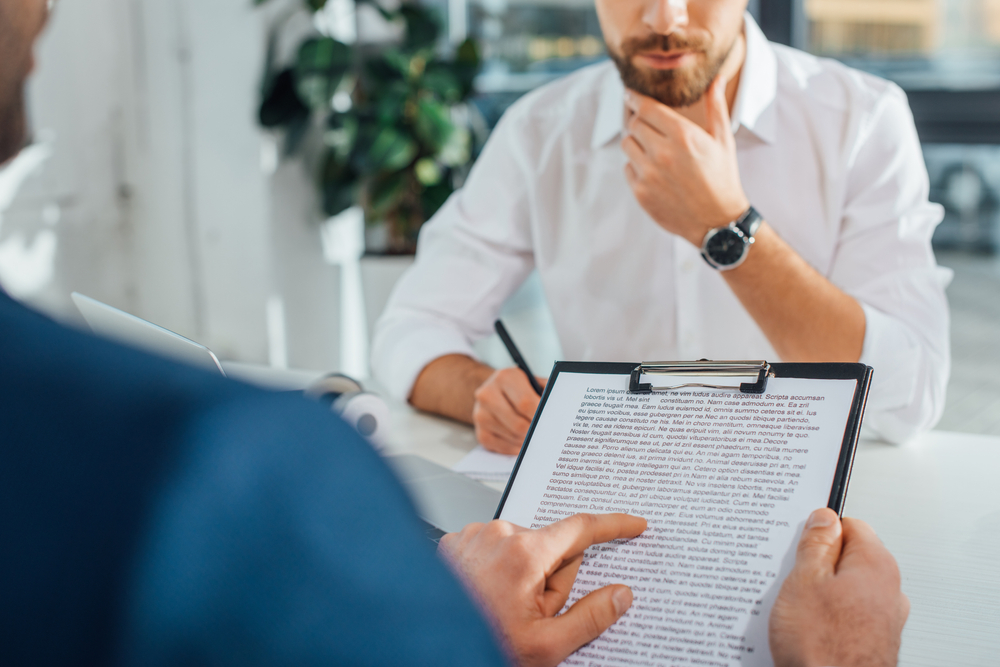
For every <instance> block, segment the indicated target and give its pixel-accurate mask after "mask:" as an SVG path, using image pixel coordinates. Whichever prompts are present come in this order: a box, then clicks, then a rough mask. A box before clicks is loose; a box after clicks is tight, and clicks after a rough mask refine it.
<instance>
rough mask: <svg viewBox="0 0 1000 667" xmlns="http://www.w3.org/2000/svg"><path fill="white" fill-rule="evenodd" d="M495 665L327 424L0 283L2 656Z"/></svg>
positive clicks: (415, 542) (468, 605) (327, 419)
mask: <svg viewBox="0 0 1000 667" xmlns="http://www.w3.org/2000/svg"><path fill="white" fill-rule="evenodd" d="M503 662H504V661H503V658H502V656H501V654H500V652H499V650H498V649H497V647H496V645H495V643H494V641H493V638H492V636H491V633H490V631H489V629H488V627H487V625H486V623H485V622H484V621H483V620H482V618H481V617H480V615H479V614H478V613H477V610H476V609H475V607H474V605H473V604H472V602H471V601H470V600H469V598H468V597H467V596H466V595H465V593H464V591H463V590H462V588H461V586H460V585H459V583H458V582H457V581H456V580H455V578H454V577H453V576H452V575H451V574H450V572H449V571H448V570H447V568H446V567H445V566H444V565H443V564H442V563H441V562H440V561H439V560H438V558H437V557H436V555H435V554H434V550H433V545H432V544H431V543H430V542H429V541H428V540H427V539H426V538H425V537H424V536H423V533H422V530H421V527H420V525H419V523H418V520H417V518H416V516H415V515H414V513H413V510H412V508H411V506H410V504H409V502H408V499H407V498H406V496H405V494H404V491H403V490H402V488H401V487H400V485H399V484H398V482H397V481H396V480H395V479H394V478H393V476H392V474H391V473H390V472H389V471H388V469H387V468H386V466H385V465H384V464H383V463H382V462H381V461H380V460H379V458H378V457H377V455H376V454H375V453H374V452H373V451H372V449H371V448H370V447H369V446H367V444H366V443H365V442H364V441H362V440H361V438H359V437H358V436H357V435H356V434H355V433H354V432H353V431H351V429H350V428H349V427H347V426H346V425H345V424H343V422H341V421H340V420H338V419H336V418H335V417H334V416H332V415H331V414H330V413H329V412H327V411H325V410H324V409H322V408H321V407H319V406H318V405H313V404H311V403H309V402H308V401H306V400H305V399H302V398H300V397H297V396H293V395H279V394H271V393H268V392H263V391H259V390H256V389H253V388H251V387H248V386H245V385H242V384H240V383H237V382H231V381H227V380H224V379H223V378H221V377H219V378H216V377H213V376H211V375H209V374H205V373H202V372H200V371H197V370H194V369H189V368H187V367H183V366H179V365H176V364H173V363H170V362H168V361H164V360H160V359H157V358H154V357H151V356H148V355H145V354H142V353H140V352H137V351H134V350H130V349H127V348H123V347H120V346H117V345H114V344H112V343H108V342H105V341H101V340H98V339H95V338H93V337H91V336H88V335H85V334H82V333H78V332H75V331H72V330H69V329H66V328H64V327H62V326H59V325H57V324H55V323H53V322H52V321H50V320H48V319H46V318H45V317H43V316H41V315H38V314H36V313H34V312H32V311H30V310H28V309H26V308H24V307H22V306H21V305H19V304H17V303H15V302H14V301H12V300H10V299H9V298H7V297H6V296H4V295H3V294H2V293H0V664H3V665H10V666H14V665H29V664H38V665H61V666H68V665H97V664H108V665H111V664H116V665H143V666H155V665H181V664H183V665H243V666H253V665H499V664H503Z"/></svg>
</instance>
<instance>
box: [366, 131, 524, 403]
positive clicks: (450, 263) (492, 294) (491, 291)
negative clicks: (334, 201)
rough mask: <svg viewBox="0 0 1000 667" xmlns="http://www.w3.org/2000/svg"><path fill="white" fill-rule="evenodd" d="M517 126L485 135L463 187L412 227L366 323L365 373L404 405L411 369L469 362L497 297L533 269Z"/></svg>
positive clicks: (412, 380) (510, 290)
mask: <svg viewBox="0 0 1000 667" xmlns="http://www.w3.org/2000/svg"><path fill="white" fill-rule="evenodd" d="M518 139H519V133H518V131H517V120H516V119H512V118H510V117H505V118H504V119H503V120H501V122H500V124H499V125H498V126H497V128H496V130H494V132H493V134H492V136H491V138H490V141H489V143H488V144H487V146H486V148H485V149H484V151H483V154H482V156H481V157H480V158H479V160H478V161H477V163H476V165H475V167H474V168H473V170H472V173H471V174H470V175H469V179H468V181H467V182H466V185H465V187H464V188H462V189H461V190H459V191H458V192H456V193H455V194H454V195H452V197H451V198H450V199H449V200H448V202H447V203H446V204H445V205H444V206H443V207H442V208H441V210H440V211H439V212H438V213H437V215H435V216H434V218H433V219H431V220H430V221H429V222H428V223H427V224H425V225H424V227H423V228H422V229H421V232H420V238H419V242H418V245H417V257H416V261H415V262H414V264H413V266H412V267H411V268H410V269H409V270H408V271H407V272H406V273H405V274H404V275H403V276H402V278H401V279H400V281H399V283H397V285H396V287H395V289H394V290H393V293H392V295H391V296H390V298H389V302H388V304H387V306H386V309H385V312H384V313H383V315H382V316H381V318H380V319H379V321H378V323H377V324H376V326H375V334H374V337H373V342H372V369H373V372H374V374H375V377H376V378H377V379H378V380H379V381H380V382H381V383H382V384H383V385H384V386H385V387H387V388H388V389H389V391H390V392H391V393H392V394H393V395H394V396H396V397H398V398H402V399H407V398H409V395H410V392H411V391H412V389H413V385H414V383H415V382H416V380H417V377H418V376H419V375H420V372H421V371H422V370H423V369H424V368H425V367H426V366H427V365H428V364H429V363H431V362H432V361H434V360H435V359H437V358H439V357H442V356H445V355H448V354H464V355H467V356H470V357H475V353H474V352H473V343H474V342H475V341H477V340H479V339H482V338H485V337H487V336H489V335H490V333H491V332H492V326H493V322H494V320H495V319H496V316H497V314H498V313H499V312H500V309H501V307H502V306H503V304H504V302H505V301H506V300H507V298H508V297H509V296H510V295H511V294H513V292H514V291H515V290H516V289H517V288H518V287H519V286H520V285H521V283H523V282H524V280H525V278H526V277H527V276H528V274H529V273H530V272H531V270H532V269H533V268H534V256H533V253H532V242H531V232H530V226H529V220H528V216H529V210H530V207H529V199H530V196H531V195H530V180H531V179H530V176H529V173H528V172H529V170H528V167H527V164H526V159H525V157H524V153H523V152H522V151H520V150H519V148H518V147H519V143H518Z"/></svg>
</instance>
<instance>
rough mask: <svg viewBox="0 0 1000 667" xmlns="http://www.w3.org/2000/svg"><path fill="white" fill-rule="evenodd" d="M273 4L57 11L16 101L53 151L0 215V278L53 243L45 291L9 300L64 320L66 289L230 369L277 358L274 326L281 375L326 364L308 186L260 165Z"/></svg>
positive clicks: (120, 1) (94, 6)
mask: <svg viewBox="0 0 1000 667" xmlns="http://www.w3.org/2000/svg"><path fill="white" fill-rule="evenodd" d="M289 1H294V0H289ZM274 4H275V6H274V7H268V8H266V9H264V10H260V9H254V7H253V5H252V3H251V1H250V0H88V2H85V3H84V2H64V3H60V4H59V5H58V6H57V12H56V14H55V15H54V16H53V20H52V23H51V25H50V28H49V31H48V33H47V34H46V36H45V37H44V39H43V41H42V43H41V45H40V49H39V64H40V70H39V73H38V74H37V75H36V77H35V79H34V81H33V83H32V85H31V91H30V100H31V102H30V106H31V112H32V113H31V115H32V120H33V124H34V127H35V128H36V129H37V130H39V134H40V135H54V137H55V139H54V145H53V155H52V157H51V158H50V159H49V161H48V162H47V163H46V164H45V165H44V166H43V167H42V169H41V170H40V172H39V173H38V174H37V175H36V176H34V177H32V178H30V179H29V180H28V181H27V182H26V183H25V185H24V187H23V188H22V190H21V192H20V194H19V195H18V197H17V199H16V200H15V201H14V204H13V205H12V206H11V208H10V209H9V210H8V211H7V212H6V214H5V215H4V218H3V224H2V227H0V276H3V274H4V268H5V266H6V268H7V273H8V275H10V274H11V273H12V272H13V274H14V277H15V278H17V277H18V276H21V275H27V274H26V273H24V272H23V271H21V270H20V269H19V267H22V266H25V265H26V262H28V260H32V259H34V260H36V264H39V263H40V264H45V262H46V257H45V256H44V254H45V253H44V252H43V251H45V250H46V247H43V246H45V243H39V242H38V241H39V240H40V239H41V240H42V241H45V239H46V238H48V239H49V240H51V239H52V238H54V239H55V243H56V248H55V255H54V257H51V258H49V259H48V261H49V263H50V264H51V267H50V268H51V269H52V271H51V276H50V277H49V279H47V280H45V281H42V284H35V285H29V287H31V289H27V290H26V291H24V292H23V293H22V294H20V296H22V297H23V298H25V299H26V300H28V301H31V302H33V303H35V304H36V305H39V306H40V307H42V308H45V309H47V310H50V311H51V312H54V313H56V314H57V315H60V316H64V317H67V318H71V319H72V318H73V317H74V314H73V312H72V309H71V307H70V302H69V301H68V294H69V292H71V291H73V290H78V291H81V292H85V293H87V294H90V295H92V296H94V297H96V298H98V299H101V300H104V301H107V302H109V303H111V304H113V305H117V306H119V307H122V308H125V309H127V310H129V311H131V312H134V313H136V314H138V315H140V316H142V317H146V318H147V319H150V320H152V321H155V322H157V323H159V324H162V325H164V326H166V327H168V328H171V329H174V330H176V331H178V332H179V333H182V334H184V335H187V336H190V337H193V338H196V339H198V340H201V341H203V342H205V343H206V344H207V345H209V346H210V347H212V348H213V349H215V350H216V352H218V353H219V354H220V356H223V357H226V358H231V359H239V360H243V361H255V362H264V361H267V360H268V358H269V357H271V358H272V359H273V358H275V349H274V342H275V338H274V334H275V332H276V331H277V330H278V329H282V328H283V329H284V333H285V336H284V338H285V340H287V344H288V350H287V358H288V360H289V362H290V363H291V364H292V365H297V366H301V367H310V368H317V369H335V368H337V367H338V366H339V359H338V354H337V351H338V347H339V343H338V329H339V325H338V318H337V315H336V313H337V305H338V302H337V294H338V289H339V287H338V275H337V271H336V269H335V268H334V267H331V266H329V265H327V264H326V263H325V262H324V261H323V257H322V251H321V248H320V243H319V235H318V223H317V214H316V205H315V201H314V199H313V196H314V195H313V190H312V188H311V186H310V184H309V182H308V175H307V174H305V172H304V171H303V170H302V169H301V168H300V167H299V166H297V165H294V164H291V165H282V166H281V167H280V168H279V169H278V170H277V172H276V173H274V174H271V173H268V171H269V170H262V168H261V154H262V148H264V149H267V148H268V147H269V146H271V145H272V142H271V140H270V139H269V138H267V137H264V136H262V134H261V133H260V131H259V130H258V128H257V126H256V120H255V110H256V105H257V102H258V95H259V92H258V87H259V81H260V76H261V67H262V60H263V53H264V47H265V40H266V29H267V25H268V22H269V21H270V20H272V18H273V17H274V16H275V14H276V13H277V12H279V11H280V10H281V9H282V8H281V6H280V3H278V2H276V3H274ZM286 5H287V3H286ZM54 206H58V209H56V208H54ZM57 210H58V212H59V215H56V214H55V212H56V211H57ZM57 218H58V219H57ZM46 243H47V241H46ZM33 244H34V245H33ZM50 245H51V244H50ZM32 249H34V254H32V252H31V251H32ZM5 250H6V252H5ZM42 273H43V274H44V271H43V272H42ZM29 282H30V281H29ZM35 282H36V283H39V282H40V281H38V280H36V281H35ZM269 302H271V303H272V305H274V304H275V303H283V304H284V313H285V318H284V321H283V322H275V320H274V317H273V315H274V314H275V313H277V312H280V309H275V308H271V309H270V310H271V313H272V318H271V322H270V333H271V337H270V338H269V323H268V307H267V304H268V303H269ZM276 327H277V329H276ZM277 356H282V355H277Z"/></svg>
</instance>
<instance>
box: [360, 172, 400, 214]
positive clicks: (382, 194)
mask: <svg viewBox="0 0 1000 667" xmlns="http://www.w3.org/2000/svg"><path fill="white" fill-rule="evenodd" d="M408 181H409V175H408V174H407V173H406V172H405V171H400V172H396V173H395V174H390V175H389V176H386V177H384V178H380V179H377V180H376V181H374V182H373V183H372V184H371V190H370V193H369V202H368V205H369V208H370V209H371V213H372V214H373V216H374V218H375V219H378V218H383V217H385V215H386V213H388V212H389V211H391V210H392V209H394V208H396V207H397V206H398V205H399V203H400V200H402V199H403V196H404V195H405V194H406V186H407V184H408Z"/></svg>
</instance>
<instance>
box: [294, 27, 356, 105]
mask: <svg viewBox="0 0 1000 667" xmlns="http://www.w3.org/2000/svg"><path fill="white" fill-rule="evenodd" d="M350 66H351V47H349V46H347V45H346V44H344V43H342V42H338V41H337V40H335V39H331V38H329V37H316V38H312V39H307V40H306V41H305V42H303V43H302V46H301V47H299V54H298V59H297V60H296V63H295V85H296V90H297V91H298V94H299V97H301V98H302V100H303V101H304V102H305V103H306V104H307V105H308V106H309V107H310V108H311V109H313V110H317V111H319V110H326V109H328V108H329V106H330V100H331V99H333V94H334V92H336V90H337V86H339V85H340V82H341V80H342V79H343V78H344V75H345V74H346V73H347V71H348V69H350Z"/></svg>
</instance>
